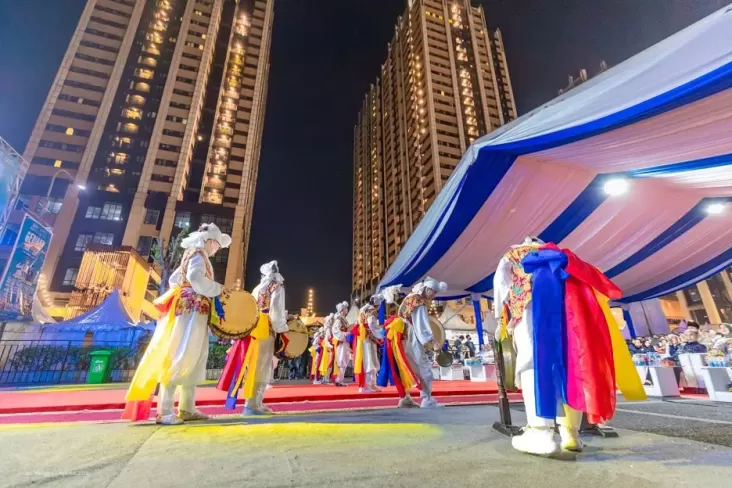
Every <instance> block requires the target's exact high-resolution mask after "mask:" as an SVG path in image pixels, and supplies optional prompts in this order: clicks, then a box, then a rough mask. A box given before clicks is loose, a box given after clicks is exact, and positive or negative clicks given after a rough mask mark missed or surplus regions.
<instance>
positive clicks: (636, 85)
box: [380, 6, 732, 302]
mask: <svg viewBox="0 0 732 488" xmlns="http://www.w3.org/2000/svg"><path fill="white" fill-rule="evenodd" d="M618 178H623V179H625V181H627V182H628V183H629V190H628V191H627V193H625V194H622V195H615V196H610V195H608V194H607V193H606V192H605V190H604V186H605V184H606V183H607V181H609V180H610V179H618ZM719 204H721V205H719ZM710 205H713V206H714V207H716V209H717V210H720V209H722V212H721V213H717V214H714V215H712V214H710V213H708V209H709V206H710ZM529 235H536V236H539V237H540V238H541V239H543V240H544V241H547V242H549V241H551V242H555V243H557V244H558V245H559V246H560V247H568V248H570V249H572V250H573V251H574V252H575V253H577V255H579V256H580V257H581V258H582V259H584V260H586V261H588V262H590V263H593V264H594V265H596V266H597V267H599V268H600V269H601V270H603V271H604V272H605V273H606V274H607V275H608V276H609V277H610V278H612V279H613V280H614V281H615V282H616V283H617V284H618V285H619V286H620V287H621V288H622V289H623V292H624V298H623V300H622V301H626V302H634V301H639V300H646V299H650V298H654V297H659V296H662V295H665V294H668V293H671V292H674V291H676V290H679V289H682V288H684V287H686V286H689V285H691V284H693V283H695V282H697V281H700V280H703V279H705V278H707V277H709V276H711V275H713V274H715V273H717V272H719V271H721V270H723V269H724V268H726V267H728V266H730V265H732V247H731V246H732V6H730V7H726V8H725V9H722V10H720V11H718V12H716V13H714V14H712V15H710V16H709V17H707V18H705V19H703V20H701V21H699V22H697V23H696V24H694V25H692V26H690V27H688V28H687V29H685V30H683V31H681V32H679V33H677V34H676V35H674V36H672V37H670V38H668V39H666V40H664V41H662V42H660V43H659V44H656V45H655V46H653V47H651V48H649V49H647V50H646V51H644V52H642V53H640V54H638V55H636V56H634V57H633V58H631V59H629V60H627V61H625V62H624V63H622V64H620V65H618V66H616V67H614V68H612V69H610V70H609V71H607V72H605V73H603V74H601V75H599V76H597V77H595V78H593V79H591V80H589V81H588V82H586V83H583V84H582V85H580V86H579V87H577V88H575V89H573V90H571V91H570V92H569V93H567V94H565V95H563V96H561V97H559V98H557V99H555V100H553V101H551V102H550V103H548V104H546V105H544V106H542V107H540V108H538V109H536V110H534V111H533V112H531V113H529V114H526V115H525V116H523V117H521V118H519V119H517V120H515V121H514V122H512V123H510V124H508V125H506V126H505V127H502V128H501V129H499V130H497V131H494V132H492V133H491V134H489V135H487V136H485V137H483V138H481V139H479V140H478V141H476V142H475V143H474V144H473V145H472V146H471V147H470V148H469V149H468V151H467V152H466V153H465V155H464V156H463V159H462V161H461V162H460V164H459V166H458V167H457V168H456V170H455V172H454V174H453V175H452V177H451V178H450V180H448V182H447V183H446V185H445V187H444V188H443V189H442V191H441V192H440V194H439V195H438V196H437V198H436V200H435V202H434V203H433V205H432V207H431V208H430V209H429V211H428V212H427V214H426V215H425V217H424V219H423V220H422V222H420V224H419V226H418V227H417V229H416V230H415V231H414V233H413V235H412V236H411V238H410V239H409V240H408V241H407V243H406V245H405V246H404V249H403V250H402V252H401V253H400V254H399V256H398V257H397V259H396V261H395V262H394V264H393V265H392V266H391V267H390V268H389V270H388V271H387V273H386V275H385V277H384V279H383V280H382V282H381V285H380V286H382V287H383V286H387V285H393V284H399V283H401V284H403V285H405V286H407V285H411V284H413V283H415V282H416V281H418V280H420V279H421V278H423V277H424V276H432V277H434V278H437V279H440V280H443V281H446V282H447V283H448V285H449V290H448V292H446V294H445V295H446V296H447V295H450V296H460V295H463V296H464V295H465V294H466V293H481V294H486V293H488V294H490V291H491V288H492V286H493V272H494V270H495V268H496V266H497V264H498V261H499V260H500V258H501V256H503V254H504V253H505V252H506V250H507V249H508V248H509V247H510V246H511V245H512V244H516V243H520V242H521V241H523V239H524V238H525V237H526V236H529Z"/></svg>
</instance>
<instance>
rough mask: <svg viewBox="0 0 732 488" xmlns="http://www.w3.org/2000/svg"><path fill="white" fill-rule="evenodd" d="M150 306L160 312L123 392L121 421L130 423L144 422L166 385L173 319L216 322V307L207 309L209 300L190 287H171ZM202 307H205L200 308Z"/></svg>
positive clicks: (217, 318) (218, 318) (209, 305)
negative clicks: (194, 316)
mask: <svg viewBox="0 0 732 488" xmlns="http://www.w3.org/2000/svg"><path fill="white" fill-rule="evenodd" d="M153 304H154V305H155V308H156V309H157V310H158V312H160V318H159V319H158V324H157V327H156V328H155V333H154V334H153V337H152V339H151V340H150V344H149V345H148V346H147V350H145V354H144V355H143V357H142V360H141V361H140V365H139V366H138V367H137V370H136V371H135V376H134V377H133V378H132V383H130V388H129V390H128V391H127V395H126V396H125V400H126V401H127V403H126V405H125V410H124V412H123V413H122V418H123V419H126V420H131V421H133V422H134V421H141V420H147V419H148V417H149V416H150V410H151V408H152V404H153V396H154V395H155V388H156V387H157V385H158V383H163V384H165V383H167V382H168V380H169V378H168V376H167V375H168V371H169V370H170V364H171V358H170V357H169V351H168V344H169V343H170V337H171V336H172V333H173V327H174V325H175V319H176V317H177V316H179V315H181V314H182V313H188V312H193V311H195V312H197V313H200V314H202V315H206V314H208V315H209V322H212V321H220V320H222V318H221V317H220V316H219V314H218V312H217V310H216V307H211V300H210V299H209V298H206V297H202V296H201V295H198V294H197V293H195V292H194V291H193V289H192V288H191V287H190V286H174V287H172V288H171V289H170V290H168V292H167V293H165V294H163V295H162V296H160V297H158V298H157V299H156V300H155V301H154V302H153ZM204 304H205V305H204Z"/></svg>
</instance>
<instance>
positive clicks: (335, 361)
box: [330, 337, 343, 381]
mask: <svg viewBox="0 0 732 488" xmlns="http://www.w3.org/2000/svg"><path fill="white" fill-rule="evenodd" d="M330 342H331V344H333V355H332V357H331V358H330V367H331V368H333V373H331V376H330V379H331V380H333V381H335V379H336V377H338V375H340V374H341V368H340V367H339V366H338V348H340V347H342V346H341V345H342V344H343V343H342V342H341V341H339V340H338V339H336V338H335V337H333V338H332V339H331V340H330Z"/></svg>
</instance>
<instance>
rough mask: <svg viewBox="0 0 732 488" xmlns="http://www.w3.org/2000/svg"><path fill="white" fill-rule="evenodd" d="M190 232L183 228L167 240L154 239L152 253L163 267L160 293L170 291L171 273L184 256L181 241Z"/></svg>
mask: <svg viewBox="0 0 732 488" xmlns="http://www.w3.org/2000/svg"><path fill="white" fill-rule="evenodd" d="M188 234H189V230H188V229H182V230H181V231H180V232H179V233H178V235H177V236H175V237H174V238H172V239H170V240H169V241H167V242H166V241H165V240H164V239H158V238H155V240H154V241H153V246H152V249H151V250H150V251H151V252H150V254H151V255H152V257H153V259H154V260H155V263H157V265H158V266H160V268H161V270H162V271H161V273H160V288H159V291H160V294H161V295H162V294H163V293H165V292H166V291H168V280H169V279H170V275H171V274H173V271H175V268H177V267H178V265H179V264H180V261H181V259H182V258H183V251H184V250H183V248H182V247H180V243H181V241H182V240H183V239H185V238H186V237H187V236H188Z"/></svg>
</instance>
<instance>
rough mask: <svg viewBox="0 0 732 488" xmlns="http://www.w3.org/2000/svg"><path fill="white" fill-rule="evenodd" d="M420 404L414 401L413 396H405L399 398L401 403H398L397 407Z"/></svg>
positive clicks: (414, 406) (409, 406)
mask: <svg viewBox="0 0 732 488" xmlns="http://www.w3.org/2000/svg"><path fill="white" fill-rule="evenodd" d="M418 407H419V405H417V404H416V403H414V400H412V397H404V398H401V399H400V400H399V404H398V405H397V408H418Z"/></svg>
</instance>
